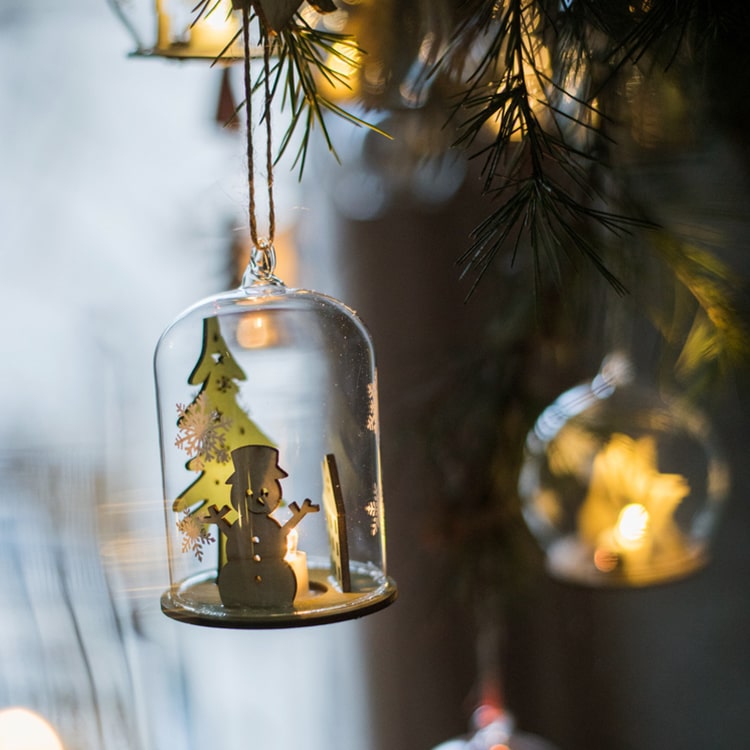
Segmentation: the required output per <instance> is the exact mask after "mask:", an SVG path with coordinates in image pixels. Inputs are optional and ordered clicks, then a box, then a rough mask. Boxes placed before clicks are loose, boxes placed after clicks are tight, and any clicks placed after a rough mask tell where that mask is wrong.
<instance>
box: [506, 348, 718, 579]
mask: <svg viewBox="0 0 750 750" xmlns="http://www.w3.org/2000/svg"><path fill="white" fill-rule="evenodd" d="M728 484H729V480H728V469H727V466H726V464H725V462H724V460H723V459H722V457H721V455H720V452H719V450H718V448H717V446H716V444H715V442H714V438H713V435H712V431H711V427H710V425H709V423H708V421H707V419H706V418H705V417H704V416H703V415H702V414H700V413H699V412H698V411H696V410H695V409H694V408H692V407H691V406H689V405H688V404H686V403H684V402H682V401H678V400H670V399H666V398H663V397H662V396H661V395H659V394H658V393H657V392H656V391H655V390H654V389H652V388H650V387H647V386H645V385H641V384H639V383H638V382H637V381H636V378H635V376H634V372H633V368H632V366H631V363H630V362H629V360H628V359H627V357H625V356H624V355H622V354H613V355H610V356H609V357H607V358H606V359H605V360H604V362H603V364H602V367H601V370H600V372H599V373H598V374H597V375H596V377H595V378H594V379H593V380H592V381H591V382H590V383H585V384H583V385H579V386H577V387H575V388H573V389H571V390H569V391H567V392H566V393H564V394H562V395H561V396H560V397H559V398H558V399H557V400H556V401H555V402H554V403H553V404H552V405H551V406H549V407H548V408H547V409H546V410H545V411H544V412H543V413H542V414H541V416H540V417H539V419H538V420H537V422H536V424H535V426H534V429H533V430H532V431H531V432H530V433H529V435H528V438H527V441H526V449H525V458H524V463H523V466H522V470H521V474H520V479H519V492H520V495H521V501H522V504H523V513H524V517H525V519H526V522H527V524H528V526H529V528H530V529H531V531H532V533H533V534H534V535H535V536H536V538H537V539H538V541H539V542H540V543H541V545H542V547H543V548H544V550H545V553H546V561H547V567H548V570H549V572H550V573H551V574H552V575H553V576H555V577H557V578H560V579H562V580H567V581H570V582H575V583H581V584H587V585H624V586H643V585H649V584H655V583H661V582H664V581H669V580H673V579H677V578H681V577H683V576H686V575H688V574H690V573H692V572H694V571H695V570H697V569H699V568H700V567H702V566H703V565H704V564H705V563H706V561H707V557H708V545H709V541H710V536H711V533H712V531H713V530H714V528H715V525H716V521H717V518H718V513H719V509H720V506H721V505H722V503H723V501H724V499H725V496H726V492H727V489H728Z"/></svg>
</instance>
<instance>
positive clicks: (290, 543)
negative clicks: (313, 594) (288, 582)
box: [284, 529, 310, 599]
mask: <svg viewBox="0 0 750 750" xmlns="http://www.w3.org/2000/svg"><path fill="white" fill-rule="evenodd" d="M298 540H299V534H298V533H297V529H292V530H291V531H290V532H289V533H288V534H287V537H286V555H284V560H286V562H287V563H289V565H290V567H291V568H292V570H293V571H294V576H295V578H296V579H297V593H296V595H295V597H294V598H295V599H299V598H300V597H304V596H307V595H308V594H309V593H310V579H309V576H308V573H307V555H306V554H305V553H304V552H302V551H301V550H298V549H297V542H298Z"/></svg>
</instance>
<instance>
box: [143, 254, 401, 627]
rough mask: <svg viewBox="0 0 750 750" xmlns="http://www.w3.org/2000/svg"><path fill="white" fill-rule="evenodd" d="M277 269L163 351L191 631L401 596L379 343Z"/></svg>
mask: <svg viewBox="0 0 750 750" xmlns="http://www.w3.org/2000/svg"><path fill="white" fill-rule="evenodd" d="M273 266H274V261H273V249H272V248H271V247H270V246H269V247H265V248H262V249H258V248H256V249H255V251H254V256H253V260H252V262H251V265H250V267H249V269H248V271H247V273H246V274H245V277H244V279H243V282H242V285H241V287H240V288H239V289H236V290H234V291H231V292H226V293H224V294H220V295H218V296H215V297H211V298H209V299H207V300H204V301H203V302H200V303H198V304H197V305H195V306H193V307H192V308H190V309H189V310H188V311H187V312H185V313H183V314H182V315H181V316H180V317H179V318H178V319H177V320H176V321H175V322H174V323H173V324H172V325H171V326H170V327H169V328H168V329H167V330H166V331H165V332H164V334H163V335H162V338H161V339H160V342H159V344H158V347H157V350H156V356H155V371H156V381H157V391H158V408H159V422H160V434H161V442H162V462H163V474H164V497H165V512H166V519H167V541H168V550H169V567H170V578H171V586H170V589H169V590H168V591H167V592H166V593H165V594H164V596H163V598H162V608H163V610H164V612H165V613H166V614H168V615H169V616H171V617H174V618H177V619H181V620H186V621H188V622H193V623H198V624H203V625H216V626H228V627H289V626H295V625H307V624H317V623H321V622H330V621H337V620H344V619H349V618H352V617H359V616H361V615H363V614H366V613H368V612H372V611H375V610H378V609H380V608H382V607H384V606H386V605H387V604H389V603H390V602H391V601H393V599H394V598H395V596H396V587H395V584H394V582H393V581H392V580H391V579H389V578H388V577H387V576H386V571H385V528H384V524H383V505H382V494H381V480H380V458H379V424H378V408H377V380H376V370H375V365H374V357H373V349H372V344H371V341H370V337H369V335H368V333H367V331H366V330H365V328H364V327H363V325H362V323H361V322H360V321H359V319H358V318H357V317H356V315H355V314H354V313H353V312H352V311H351V310H350V309H348V308H347V307H345V306H344V305H343V304H341V303H340V302H338V301H336V300H334V299H332V298H330V297H327V296H325V295H322V294H317V293H315V292H311V291H305V290H299V289H289V288H287V287H286V286H285V285H284V284H283V283H282V282H281V281H280V280H279V279H277V278H276V277H275V276H274V274H273Z"/></svg>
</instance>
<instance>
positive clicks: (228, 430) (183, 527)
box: [172, 317, 273, 559]
mask: <svg viewBox="0 0 750 750" xmlns="http://www.w3.org/2000/svg"><path fill="white" fill-rule="evenodd" d="M246 379H247V376H246V375H245V373H244V372H243V370H242V368H241V367H240V366H239V365H238V364H237V362H236V360H235V359H234V357H233V356H232V353H231V352H230V351H229V347H228V346H227V344H226V341H225V340H224V337H223V336H222V335H221V330H220V328H219V321H218V318H216V317H211V318H205V319H204V321H203V346H202V349H201V353H200V357H199V359H198V362H197V363H196V365H195V367H194V368H193V371H192V373H190V377H189V378H188V383H190V385H200V391H199V392H198V394H197V395H196V397H195V398H194V399H193V400H192V401H191V402H190V403H189V404H187V405H185V404H177V413H178V419H177V427H178V432H177V438H176V440H175V445H176V446H177V447H178V448H181V449H182V450H184V451H185V452H186V453H187V454H188V455H189V456H190V458H189V460H188V461H187V463H186V464H185V467H186V468H187V469H188V470H190V471H193V472H198V478H197V479H196V480H195V481H194V482H192V484H190V485H189V486H188V487H187V488H186V489H185V490H184V491H183V492H182V493H181V494H180V495H178V496H177V498H176V499H175V500H174V502H173V505H172V508H173V510H174V511H175V512H176V513H182V514H183V517H182V519H181V520H180V521H179V522H178V528H179V530H180V531H181V532H182V534H183V547H182V549H183V551H185V552H187V551H189V550H192V551H193V553H194V554H195V556H196V557H198V559H202V556H203V545H204V544H208V543H210V542H212V541H213V537H211V535H210V534H209V532H208V528H207V527H206V525H205V515H204V512H202V511H203V509H204V507H205V506H206V504H208V503H210V504H211V505H216V506H217V507H218V508H222V507H226V508H227V509H228V515H227V521H228V522H232V521H234V520H235V518H236V511H234V510H233V509H232V505H231V502H230V489H231V487H230V485H228V484H227V480H228V479H229V477H230V476H231V475H232V472H233V471H234V468H233V465H232V460H231V453H232V451H233V450H235V449H236V448H239V447H240V446H243V445H249V444H252V445H266V446H273V442H272V441H271V440H270V439H269V438H268V437H267V436H266V435H265V434H264V433H263V432H262V431H261V430H260V428H259V427H258V426H257V425H256V424H255V422H253V421H252V420H251V419H250V417H249V416H248V415H247V413H246V412H245V410H244V409H243V408H242V407H241V406H240V405H239V403H238V402H237V395H238V393H239V386H238V385H237V382H238V381H242V380H246ZM222 557H223V556H222Z"/></svg>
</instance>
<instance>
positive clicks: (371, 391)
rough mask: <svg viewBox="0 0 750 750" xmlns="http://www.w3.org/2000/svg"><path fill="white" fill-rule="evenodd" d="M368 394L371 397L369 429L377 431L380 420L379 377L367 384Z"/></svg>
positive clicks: (368, 419)
mask: <svg viewBox="0 0 750 750" xmlns="http://www.w3.org/2000/svg"><path fill="white" fill-rule="evenodd" d="M367 396H368V398H369V407H370V408H369V413H368V415H367V429H368V430H370V432H375V430H377V427H378V423H379V421H380V415H379V414H378V384H377V378H376V379H375V380H374V381H373V382H372V383H370V384H369V385H368V386H367Z"/></svg>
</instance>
